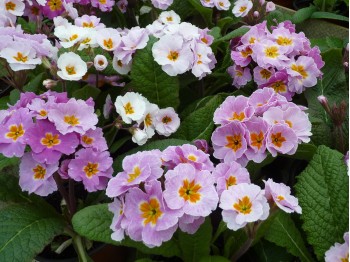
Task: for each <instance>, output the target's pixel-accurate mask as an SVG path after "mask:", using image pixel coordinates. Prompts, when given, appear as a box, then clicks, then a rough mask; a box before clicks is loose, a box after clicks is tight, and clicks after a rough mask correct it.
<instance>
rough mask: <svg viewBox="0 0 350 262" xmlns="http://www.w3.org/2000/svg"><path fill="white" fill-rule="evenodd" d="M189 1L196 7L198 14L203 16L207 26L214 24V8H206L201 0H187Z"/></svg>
mask: <svg viewBox="0 0 350 262" xmlns="http://www.w3.org/2000/svg"><path fill="white" fill-rule="evenodd" d="M184 1H185V0H184ZM187 1H188V2H189V3H190V4H191V5H192V6H193V7H194V9H195V10H197V11H198V13H200V14H201V16H202V17H203V19H204V21H205V22H206V24H207V25H212V24H213V23H212V21H211V20H212V16H213V9H212V8H208V7H204V6H203V5H202V4H201V2H200V0H187Z"/></svg>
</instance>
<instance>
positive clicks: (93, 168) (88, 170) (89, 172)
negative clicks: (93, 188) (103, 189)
mask: <svg viewBox="0 0 350 262" xmlns="http://www.w3.org/2000/svg"><path fill="white" fill-rule="evenodd" d="M83 170H84V172H85V174H86V176H87V177H88V178H91V177H92V176H94V175H96V174H97V173H98V172H99V170H98V163H91V162H88V164H87V165H86V166H84V169H83Z"/></svg>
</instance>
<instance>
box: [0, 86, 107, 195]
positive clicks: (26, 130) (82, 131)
mask: <svg viewBox="0 0 350 262" xmlns="http://www.w3.org/2000/svg"><path fill="white" fill-rule="evenodd" d="M97 122H98V119H97V115H96V114H95V113H94V102H93V101H92V99H89V100H87V101H83V100H76V99H74V98H71V99H68V98H67V94H66V93H55V92H51V91H48V92H46V93H44V94H42V95H35V94H34V93H30V92H28V93H22V94H21V97H20V100H19V101H18V102H17V103H16V104H15V105H13V106H11V107H10V108H9V109H8V110H2V111H0V133H1V134H0V137H1V138H0V153H2V154H3V155H5V156H6V157H13V156H16V157H22V159H21V163H20V180H19V184H20V186H21V188H22V190H24V191H28V192H29V193H35V194H38V195H41V196H47V195H48V194H51V193H52V192H54V191H55V190H57V185H56V182H55V180H54V177H53V175H54V173H55V172H56V171H58V173H59V174H60V175H61V177H62V178H63V179H68V178H72V179H74V180H76V181H82V183H83V184H84V186H85V188H86V189H87V190H88V191H89V192H92V191H96V190H101V189H104V188H105V187H106V185H107V182H108V180H109V178H111V175H112V172H113V170H112V162H113V161H112V158H110V157H109V152H108V151H106V150H107V143H106V140H105V139H104V137H103V133H102V130H101V129H100V128H96V124H97ZM26 146H29V147H30V149H31V150H30V151H26V153H25V148H26ZM59 166H60V169H59ZM58 169H59V170H58Z"/></svg>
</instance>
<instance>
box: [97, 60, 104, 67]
mask: <svg viewBox="0 0 350 262" xmlns="http://www.w3.org/2000/svg"><path fill="white" fill-rule="evenodd" d="M97 63H98V64H99V65H100V66H103V65H104V64H105V62H103V60H98V62H97Z"/></svg>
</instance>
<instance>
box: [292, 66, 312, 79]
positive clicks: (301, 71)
mask: <svg viewBox="0 0 350 262" xmlns="http://www.w3.org/2000/svg"><path fill="white" fill-rule="evenodd" d="M291 69H292V70H294V71H296V72H298V73H299V74H301V76H302V77H303V78H304V79H305V78H307V76H308V73H307V72H306V71H305V68H304V67H303V66H302V65H296V64H293V65H292V66H291Z"/></svg>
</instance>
